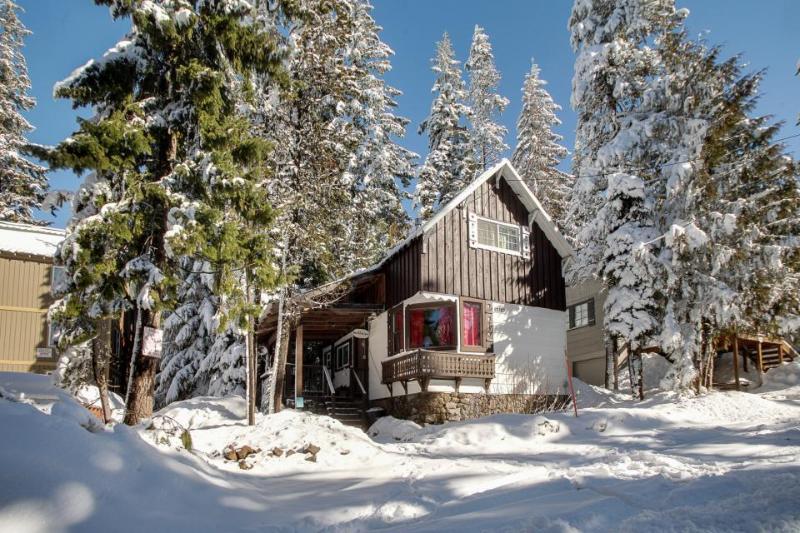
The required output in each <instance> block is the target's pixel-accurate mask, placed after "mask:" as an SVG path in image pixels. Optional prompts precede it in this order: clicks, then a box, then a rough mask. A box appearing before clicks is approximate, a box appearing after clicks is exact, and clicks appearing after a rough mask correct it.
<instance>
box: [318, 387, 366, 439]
mask: <svg viewBox="0 0 800 533" xmlns="http://www.w3.org/2000/svg"><path fill="white" fill-rule="evenodd" d="M304 401H305V405H304V409H305V410H306V411H310V412H312V413H314V414H317V415H324V416H329V417H331V418H335V419H336V420H338V421H339V422H341V423H342V424H344V425H346V426H353V427H357V428H361V429H363V430H365V431H366V429H367V412H366V407H365V402H364V399H363V398H354V397H352V396H349V395H347V394H337V395H332V394H319V393H309V392H306V395H305V398H304Z"/></svg>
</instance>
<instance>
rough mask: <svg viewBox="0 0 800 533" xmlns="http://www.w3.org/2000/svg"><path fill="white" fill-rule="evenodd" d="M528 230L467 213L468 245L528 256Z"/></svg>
mask: <svg viewBox="0 0 800 533" xmlns="http://www.w3.org/2000/svg"><path fill="white" fill-rule="evenodd" d="M529 237H530V232H529V231H528V228H526V227H524V226H517V225H516V224H509V223H507V222H500V221H497V220H491V219H488V218H485V217H481V216H478V215H477V214H475V213H470V214H469V245H470V246H471V247H473V248H483V249H486V250H492V251H495V252H503V253H506V254H512V255H518V256H522V257H523V258H524V259H529V258H530V242H529Z"/></svg>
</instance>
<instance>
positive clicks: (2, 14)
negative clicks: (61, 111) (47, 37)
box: [0, 0, 47, 224]
mask: <svg viewBox="0 0 800 533" xmlns="http://www.w3.org/2000/svg"><path fill="white" fill-rule="evenodd" d="M19 9H20V8H19V6H18V5H17V4H15V3H14V2H13V1H12V0H0V220H9V221H11V222H27V223H29V224H31V223H33V224H35V223H37V222H36V221H35V220H34V218H33V210H34V209H38V208H41V207H42V202H43V201H44V200H45V197H46V196H47V178H46V176H45V169H44V168H43V167H41V166H39V165H37V164H35V163H33V162H31V161H29V160H28V159H26V158H25V157H24V156H23V153H24V152H25V150H26V146H27V144H28V142H27V140H26V139H25V135H26V134H27V133H29V132H30V131H31V130H32V129H33V127H32V126H31V125H30V123H28V121H27V120H25V118H24V117H23V116H22V112H23V111H28V110H30V109H31V108H33V106H34V100H33V99H32V98H31V97H29V96H28V91H29V90H30V88H31V82H30V79H29V78H28V67H27V65H26V63H25V56H23V55H22V46H23V40H24V38H25V36H26V35H29V34H30V32H29V31H28V30H27V29H26V28H25V26H24V25H23V24H22V22H21V21H20V20H19V17H18V16H17V11H18V10H19Z"/></svg>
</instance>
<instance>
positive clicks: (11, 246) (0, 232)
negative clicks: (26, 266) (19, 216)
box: [0, 221, 64, 257]
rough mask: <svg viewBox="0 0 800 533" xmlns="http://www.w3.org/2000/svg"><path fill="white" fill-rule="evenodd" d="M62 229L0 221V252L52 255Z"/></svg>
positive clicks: (61, 236) (40, 255) (62, 235)
mask: <svg viewBox="0 0 800 533" xmlns="http://www.w3.org/2000/svg"><path fill="white" fill-rule="evenodd" d="M63 240H64V230H63V229H57V228H48V227H44V226H35V225H33V224H21V223H17V222H4V221H0V252H6V253H11V254H25V255H35V256H39V257H53V255H54V254H55V252H56V246H58V243H60V242H61V241H63Z"/></svg>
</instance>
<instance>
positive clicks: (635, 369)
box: [628, 345, 644, 400]
mask: <svg viewBox="0 0 800 533" xmlns="http://www.w3.org/2000/svg"><path fill="white" fill-rule="evenodd" d="M628 361H629V362H630V363H629V364H628V374H629V375H630V380H631V396H633V397H634V398H637V399H639V400H644V379H642V373H643V372H642V366H643V365H642V352H641V349H640V348H636V350H634V351H633V352H631V347H630V345H628Z"/></svg>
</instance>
